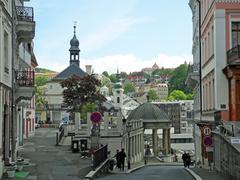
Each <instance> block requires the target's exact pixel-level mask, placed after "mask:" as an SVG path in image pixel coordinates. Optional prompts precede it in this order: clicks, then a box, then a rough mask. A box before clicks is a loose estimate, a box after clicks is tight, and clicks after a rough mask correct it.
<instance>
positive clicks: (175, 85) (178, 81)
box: [169, 63, 192, 93]
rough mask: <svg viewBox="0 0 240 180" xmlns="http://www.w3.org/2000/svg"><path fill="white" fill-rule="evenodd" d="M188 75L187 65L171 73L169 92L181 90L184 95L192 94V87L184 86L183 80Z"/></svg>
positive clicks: (182, 65)
mask: <svg viewBox="0 0 240 180" xmlns="http://www.w3.org/2000/svg"><path fill="white" fill-rule="evenodd" d="M187 73H188V65H187V64H186V63H185V64H181V65H180V66H178V67H177V68H176V69H175V70H174V71H173V73H172V77H171V79H170V81H169V92H170V93H171V92H172V91H174V90H181V91H183V92H184V93H192V87H189V86H186V85H185V79H186V77H187Z"/></svg>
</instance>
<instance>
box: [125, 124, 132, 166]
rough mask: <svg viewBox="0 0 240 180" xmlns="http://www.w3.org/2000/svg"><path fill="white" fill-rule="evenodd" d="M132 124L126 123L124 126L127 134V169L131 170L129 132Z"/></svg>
mask: <svg viewBox="0 0 240 180" xmlns="http://www.w3.org/2000/svg"><path fill="white" fill-rule="evenodd" d="M131 127H132V124H131V123H130V122H129V121H128V122H127V124H126V130H127V133H128V169H131V164H130V131H131Z"/></svg>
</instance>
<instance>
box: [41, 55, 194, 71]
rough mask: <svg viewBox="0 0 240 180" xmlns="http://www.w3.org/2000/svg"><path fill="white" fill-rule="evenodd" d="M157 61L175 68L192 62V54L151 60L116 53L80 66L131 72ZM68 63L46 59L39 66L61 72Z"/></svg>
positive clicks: (162, 56) (97, 69)
mask: <svg viewBox="0 0 240 180" xmlns="http://www.w3.org/2000/svg"><path fill="white" fill-rule="evenodd" d="M41 62H42V61H41ZM155 62H156V63H157V64H158V66H159V67H164V68H175V67H177V66H179V65H180V64H183V63H184V62H187V63H189V62H192V56H191V55H182V56H170V55H167V54H159V55H158V56H157V57H153V58H151V59H149V60H142V59H139V58H137V57H136V56H135V55H134V54H116V55H109V56H104V57H100V58H95V59H81V60H80V66H81V68H82V69H83V70H84V71H85V65H92V66H93V69H94V72H95V73H102V72H103V71H108V72H109V73H116V72H117V68H119V70H120V71H125V72H127V73H129V72H133V71H140V70H141V69H143V68H145V67H152V66H153V64H154V63H155ZM68 65H69V62H65V63H52V62H51V61H45V62H44V63H42V64H41V63H40V65H39V67H45V68H48V69H51V70H54V71H57V72H61V71H62V70H63V69H65V68H66V67H67V66H68Z"/></svg>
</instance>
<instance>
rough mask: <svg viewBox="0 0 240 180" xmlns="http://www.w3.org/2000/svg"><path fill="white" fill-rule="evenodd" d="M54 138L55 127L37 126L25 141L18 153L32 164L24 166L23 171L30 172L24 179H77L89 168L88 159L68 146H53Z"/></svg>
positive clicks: (89, 162) (89, 161)
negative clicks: (32, 134) (73, 151)
mask: <svg viewBox="0 0 240 180" xmlns="http://www.w3.org/2000/svg"><path fill="white" fill-rule="evenodd" d="M55 138H56V129H50V128H39V129H37V130H36V134H35V136H34V137H32V138H29V139H28V140H27V141H25V143H24V147H23V149H22V150H20V152H19V155H20V156H21V157H23V158H27V159H30V162H31V163H32V164H33V166H29V167H24V171H28V172H30V174H29V176H28V177H27V178H25V179H31V180H55V179H56V180H67V179H69V180H75V179H78V180H79V179H82V178H83V177H84V176H85V175H86V174H87V173H88V172H89V171H90V170H91V167H90V165H91V160H90V159H85V158H84V159H81V156H80V154H79V153H76V154H75V153H72V152H71V151H70V147H69V146H55V141H56V140H55ZM34 164H35V165H34Z"/></svg>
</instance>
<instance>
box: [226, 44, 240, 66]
mask: <svg viewBox="0 0 240 180" xmlns="http://www.w3.org/2000/svg"><path fill="white" fill-rule="evenodd" d="M227 63H228V64H236V63H240V45H237V46H235V47H234V48H232V49H230V50H228V51H227Z"/></svg>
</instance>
